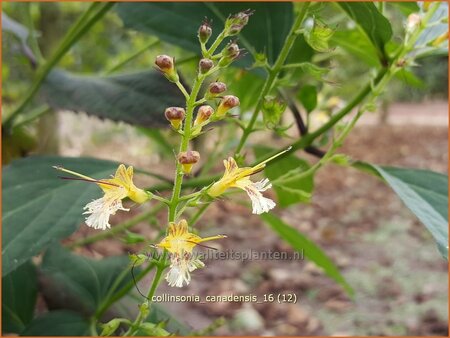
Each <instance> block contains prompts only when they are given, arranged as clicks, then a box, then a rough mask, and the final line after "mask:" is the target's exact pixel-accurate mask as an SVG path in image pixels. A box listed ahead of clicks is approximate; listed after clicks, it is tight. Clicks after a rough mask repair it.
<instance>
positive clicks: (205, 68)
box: [198, 59, 214, 74]
mask: <svg viewBox="0 0 450 338" xmlns="http://www.w3.org/2000/svg"><path fill="white" fill-rule="evenodd" d="M212 67H214V62H212V60H210V59H201V60H200V62H199V63H198V70H199V71H200V74H206V73H208V72H209V70H210V69H211V68H212Z"/></svg>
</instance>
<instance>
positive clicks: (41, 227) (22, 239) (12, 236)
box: [2, 156, 118, 276]
mask: <svg viewBox="0 0 450 338" xmlns="http://www.w3.org/2000/svg"><path fill="white" fill-rule="evenodd" d="M53 165H62V166H64V167H66V168H70V169H71V170H74V171H77V172H82V173H83V174H85V175H88V176H90V177H94V178H105V177H109V175H111V174H114V171H115V169H116V168H117V166H118V164H117V163H114V162H110V161H102V160H96V159H92V158H67V157H57V156H42V157H37V156H36V157H28V158H25V159H20V160H17V161H13V162H12V163H11V164H10V165H8V166H6V167H4V168H3V178H2V184H3V188H2V189H3V190H2V193H3V215H2V224H3V227H2V258H3V267H2V275H3V276H5V275H7V274H8V273H9V272H11V271H13V270H14V269H16V268H18V267H19V266H20V265H21V264H23V263H25V262H26V261H27V260H29V259H30V258H31V257H33V256H35V255H37V254H39V253H40V252H41V251H42V250H43V249H45V248H46V247H47V246H48V244H49V243H50V242H51V241H52V240H60V239H62V238H65V237H67V236H69V235H71V234H72V233H73V232H74V231H75V230H76V229H77V228H78V225H79V224H80V223H81V222H82V221H83V219H84V216H83V215H82V213H83V207H84V206H85V205H86V204H87V203H88V202H90V201H91V200H92V199H94V198H99V197H100V196H101V190H100V189H99V188H98V186H97V185H95V184H89V183H86V182H80V181H70V180H61V179H59V178H58V172H57V171H56V170H55V169H53V168H52V166H53Z"/></svg>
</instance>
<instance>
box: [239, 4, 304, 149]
mask: <svg viewBox="0 0 450 338" xmlns="http://www.w3.org/2000/svg"><path fill="white" fill-rule="evenodd" d="M309 5H310V3H308V2H303V3H300V4H299V6H301V7H300V12H299V13H298V15H297V18H296V20H295V22H294V24H293V25H292V27H291V30H290V31H289V34H288V35H287V37H286V40H285V42H284V45H283V48H282V49H281V51H280V54H279V55H278V58H277V60H276V61H275V64H274V65H273V67H272V68H271V69H270V71H269V76H268V77H267V78H266V81H265V82H264V86H263V88H262V90H261V93H260V95H259V98H258V101H257V104H256V107H255V110H254V111H253V115H252V117H251V118H250V121H249V123H248V125H247V127H246V128H245V129H244V132H243V134H242V137H241V139H240V141H239V144H238V146H237V148H236V151H235V153H236V154H239V153H240V151H241V150H242V148H243V147H244V144H245V142H246V141H247V138H248V137H249V136H250V134H251V133H252V132H253V126H254V125H255V123H256V120H257V118H258V114H259V111H260V110H261V107H262V104H263V102H264V98H265V97H266V95H267V94H268V93H269V92H270V90H271V89H272V86H273V84H274V82H275V80H276V79H277V77H278V74H279V72H280V71H281V70H282V68H283V65H284V63H285V61H286V59H287V57H288V55H289V52H290V50H291V48H292V46H293V45H294V42H295V39H296V38H297V36H298V33H297V30H298V29H299V28H300V26H301V24H302V22H303V20H304V19H305V17H306V13H307V12H308V7H309Z"/></svg>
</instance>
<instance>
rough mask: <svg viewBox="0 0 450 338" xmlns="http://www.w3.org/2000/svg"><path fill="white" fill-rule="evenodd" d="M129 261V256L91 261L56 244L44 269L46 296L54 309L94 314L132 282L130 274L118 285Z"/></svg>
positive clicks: (48, 254)
mask: <svg viewBox="0 0 450 338" xmlns="http://www.w3.org/2000/svg"><path fill="white" fill-rule="evenodd" d="M129 262H130V261H129V259H128V257H126V256H116V257H108V258H104V259H102V260H93V259H88V258H85V257H81V256H78V255H75V254H72V253H71V252H70V251H69V250H66V249H64V248H63V247H61V246H60V245H53V246H51V247H50V248H49V249H48V250H47V251H46V253H45V255H44V260H43V262H42V267H41V270H42V274H43V275H44V278H45V284H46V286H47V288H46V289H45V290H44V294H45V297H46V299H47V300H51V303H52V304H53V307H57V308H61V307H64V308H65V309H68V310H74V311H77V312H80V313H82V314H84V315H86V316H88V315H92V314H93V313H94V312H95V311H96V310H97V309H98V307H99V306H100V305H101V304H102V302H103V301H105V300H106V299H107V298H108V297H109V296H110V295H112V294H114V292H116V291H117V290H118V289H119V288H120V287H121V286H123V285H124V284H126V283H127V282H129V281H131V278H132V277H131V273H128V274H127V275H126V277H125V278H124V279H123V280H121V281H117V283H116V279H117V277H118V276H119V275H120V274H121V273H122V272H123V271H124V270H126V269H128V267H129Z"/></svg>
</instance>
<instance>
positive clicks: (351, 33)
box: [331, 29, 380, 67]
mask: <svg viewBox="0 0 450 338" xmlns="http://www.w3.org/2000/svg"><path fill="white" fill-rule="evenodd" d="M331 41H332V42H333V43H334V44H336V45H338V46H339V47H342V48H343V49H344V50H346V51H347V52H348V53H350V54H352V55H354V56H356V57H357V58H359V59H361V60H362V61H364V62H365V63H367V64H368V65H369V66H373V67H377V66H379V65H380V61H379V59H378V58H377V50H376V49H375V48H374V46H373V45H372V43H371V42H370V40H369V39H368V38H367V36H366V35H364V34H363V33H362V32H361V31H359V30H358V29H352V30H345V31H336V32H335V33H334V34H333V36H332V38H331Z"/></svg>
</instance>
